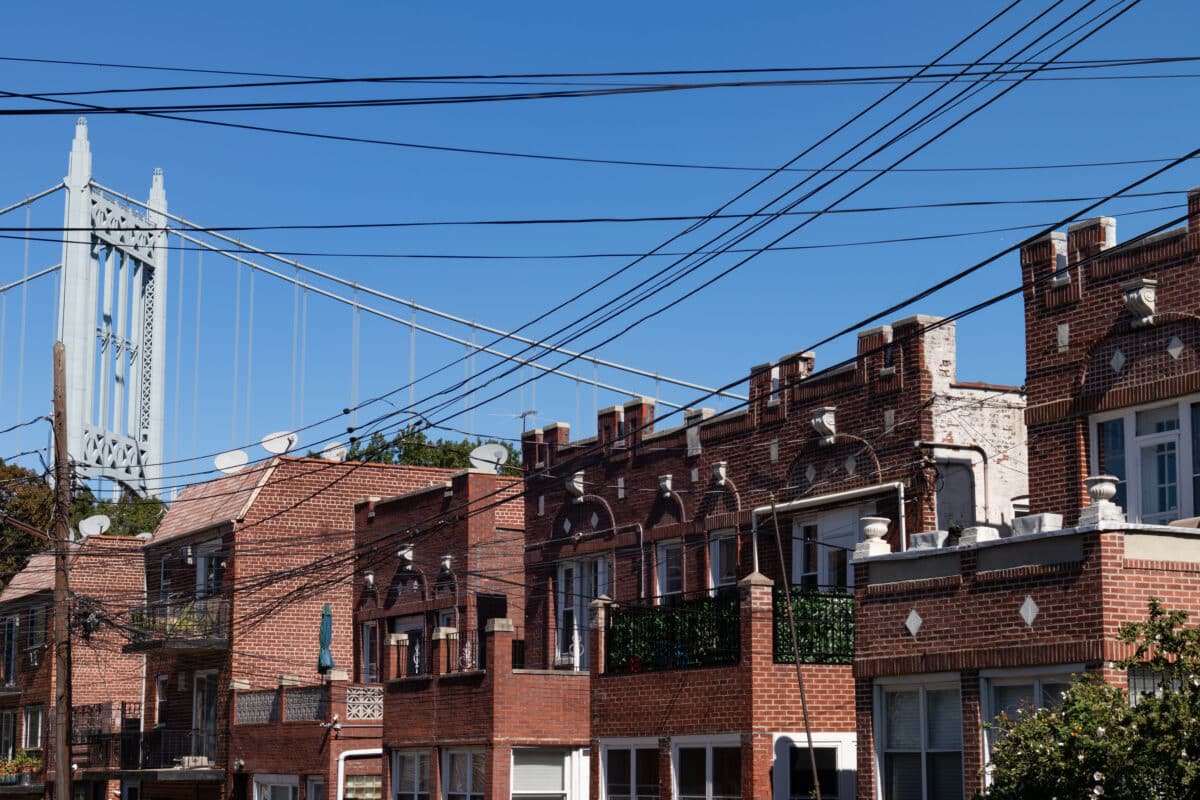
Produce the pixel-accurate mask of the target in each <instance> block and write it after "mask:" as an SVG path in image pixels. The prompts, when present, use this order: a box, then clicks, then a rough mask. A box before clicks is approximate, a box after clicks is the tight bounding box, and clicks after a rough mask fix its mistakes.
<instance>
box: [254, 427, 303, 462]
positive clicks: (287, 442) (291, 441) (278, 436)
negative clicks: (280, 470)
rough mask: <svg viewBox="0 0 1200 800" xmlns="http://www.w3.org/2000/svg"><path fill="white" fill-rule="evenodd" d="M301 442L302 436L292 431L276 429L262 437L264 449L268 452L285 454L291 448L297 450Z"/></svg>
mask: <svg viewBox="0 0 1200 800" xmlns="http://www.w3.org/2000/svg"><path fill="white" fill-rule="evenodd" d="M299 443H300V437H299V436H297V435H296V434H294V433H292V432H291V431H276V432H275V433H268V434H267V435H266V436H264V437H263V438H262V446H263V449H264V450H266V451H267V452H268V453H273V454H275V455H277V456H278V455H283V454H284V453H286V452H287V451H289V450H295V449H296V445H297V444H299Z"/></svg>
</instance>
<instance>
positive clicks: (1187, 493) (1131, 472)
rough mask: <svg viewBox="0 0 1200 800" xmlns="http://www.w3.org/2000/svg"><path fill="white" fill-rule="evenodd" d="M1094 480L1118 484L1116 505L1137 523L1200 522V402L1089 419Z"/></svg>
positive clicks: (1187, 399) (1141, 408)
mask: <svg viewBox="0 0 1200 800" xmlns="http://www.w3.org/2000/svg"><path fill="white" fill-rule="evenodd" d="M1089 422H1090V429H1091V430H1090V432H1091V444H1092V447H1091V470H1092V474H1094V475H1099V474H1104V475H1114V476H1116V477H1117V479H1118V483H1117V496H1116V497H1114V498H1113V501H1114V502H1115V503H1117V504H1118V505H1120V506H1121V507H1123V508H1124V509H1125V512H1126V516H1127V517H1128V519H1129V520H1130V521H1133V522H1144V523H1147V524H1166V523H1168V522H1172V521H1173V520H1176V519H1179V518H1180V517H1190V516H1200V396H1198V395H1190V396H1188V397H1183V398H1179V399H1178V400H1172V401H1170V402H1167V403H1157V404H1153V405H1147V406H1138V407H1136V408H1127V409H1122V410H1120V411H1112V412H1107V413H1104V414H1096V415H1094V416H1092V417H1091V419H1090V421H1089Z"/></svg>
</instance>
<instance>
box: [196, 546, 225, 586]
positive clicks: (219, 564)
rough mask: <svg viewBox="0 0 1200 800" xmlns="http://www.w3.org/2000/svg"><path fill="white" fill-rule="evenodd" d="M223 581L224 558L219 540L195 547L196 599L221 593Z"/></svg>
mask: <svg viewBox="0 0 1200 800" xmlns="http://www.w3.org/2000/svg"><path fill="white" fill-rule="evenodd" d="M224 579H225V557H224V556H223V555H221V540H220V539H216V540H213V541H211V542H204V543H203V544H199V545H197V546H196V597H212V596H214V595H218V594H220V593H221V584H222V582H223V581H224Z"/></svg>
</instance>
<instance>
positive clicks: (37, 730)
mask: <svg viewBox="0 0 1200 800" xmlns="http://www.w3.org/2000/svg"><path fill="white" fill-rule="evenodd" d="M21 746H22V747H24V748H25V749H26V750H39V749H41V746H42V707H41V706H40V705H38V706H25V737H24V738H23V739H22V740H21Z"/></svg>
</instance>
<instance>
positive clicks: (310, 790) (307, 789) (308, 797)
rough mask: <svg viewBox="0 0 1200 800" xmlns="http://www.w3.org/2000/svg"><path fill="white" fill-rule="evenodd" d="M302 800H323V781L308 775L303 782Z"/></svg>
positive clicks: (316, 776) (318, 777)
mask: <svg viewBox="0 0 1200 800" xmlns="http://www.w3.org/2000/svg"><path fill="white" fill-rule="evenodd" d="M304 800H325V779H324V778H323V777H321V776H319V775H310V776H308V778H307V779H306V780H305V782H304Z"/></svg>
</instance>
